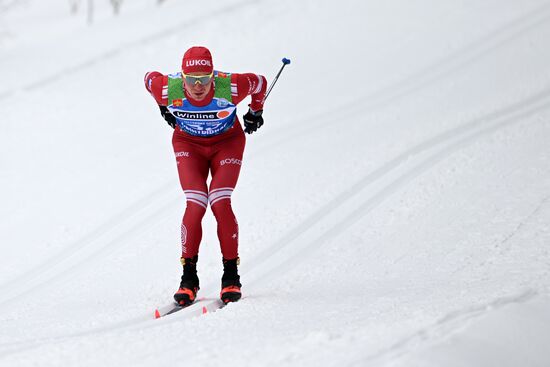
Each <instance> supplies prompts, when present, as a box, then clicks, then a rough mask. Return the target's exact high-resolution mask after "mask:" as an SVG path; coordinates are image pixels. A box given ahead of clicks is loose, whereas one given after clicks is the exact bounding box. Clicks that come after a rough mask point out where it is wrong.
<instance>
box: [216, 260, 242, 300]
mask: <svg viewBox="0 0 550 367" xmlns="http://www.w3.org/2000/svg"><path fill="white" fill-rule="evenodd" d="M239 263H240V259H239V258H236V259H232V260H227V259H223V276H222V291H221V292H220V299H221V300H222V302H223V303H225V304H228V303H229V302H237V301H238V300H239V299H241V286H242V285H241V282H240V277H239V273H238V271H237V266H238V265H239Z"/></svg>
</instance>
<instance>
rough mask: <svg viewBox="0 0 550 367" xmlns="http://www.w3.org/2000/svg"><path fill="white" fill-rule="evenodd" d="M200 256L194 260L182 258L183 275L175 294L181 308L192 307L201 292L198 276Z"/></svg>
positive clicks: (193, 258)
mask: <svg viewBox="0 0 550 367" xmlns="http://www.w3.org/2000/svg"><path fill="white" fill-rule="evenodd" d="M198 258H199V257H198V255H197V256H195V257H192V258H183V257H182V258H181V264H182V265H183V275H182V276H181V283H180V288H179V289H178V291H177V292H176V294H174V300H176V303H177V304H179V305H181V306H187V305H190V304H191V303H193V302H194V301H195V298H196V297H197V292H198V291H199V289H200V287H199V277H198V276H197V260H198Z"/></svg>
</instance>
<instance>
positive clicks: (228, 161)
mask: <svg viewBox="0 0 550 367" xmlns="http://www.w3.org/2000/svg"><path fill="white" fill-rule="evenodd" d="M225 164H236V165H238V166H240V165H241V164H242V160H240V159H237V158H226V159H222V160H221V161H220V166H223V165H225Z"/></svg>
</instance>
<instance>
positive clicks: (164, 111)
mask: <svg viewBox="0 0 550 367" xmlns="http://www.w3.org/2000/svg"><path fill="white" fill-rule="evenodd" d="M159 108H160V114H161V115H162V117H163V118H164V120H166V122H167V123H168V125H170V126H172V129H175V128H176V118H175V117H174V115H172V114H171V113H170V111H168V107H166V106H159Z"/></svg>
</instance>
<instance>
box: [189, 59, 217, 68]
mask: <svg viewBox="0 0 550 367" xmlns="http://www.w3.org/2000/svg"><path fill="white" fill-rule="evenodd" d="M185 66H187V67H189V66H210V67H212V64H211V63H210V60H187V61H185Z"/></svg>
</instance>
